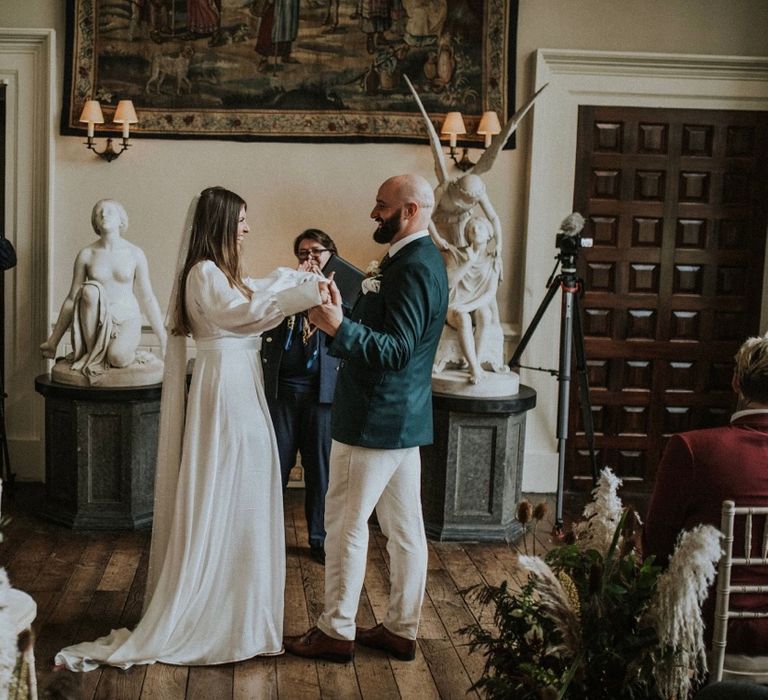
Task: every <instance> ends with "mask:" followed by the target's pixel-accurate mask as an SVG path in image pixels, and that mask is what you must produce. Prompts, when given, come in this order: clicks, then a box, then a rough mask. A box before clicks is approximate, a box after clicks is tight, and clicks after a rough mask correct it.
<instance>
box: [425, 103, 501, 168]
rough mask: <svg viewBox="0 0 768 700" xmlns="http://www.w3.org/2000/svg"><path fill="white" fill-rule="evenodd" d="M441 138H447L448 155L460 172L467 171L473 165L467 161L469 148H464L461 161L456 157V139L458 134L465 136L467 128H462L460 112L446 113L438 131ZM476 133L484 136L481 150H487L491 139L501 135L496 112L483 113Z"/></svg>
mask: <svg viewBox="0 0 768 700" xmlns="http://www.w3.org/2000/svg"><path fill="white" fill-rule="evenodd" d="M440 133H441V134H442V135H443V136H448V137H449V146H450V150H449V151H448V155H449V156H450V157H451V158H452V159H453V162H454V163H456V167H458V168H459V169H460V170H462V171H467V170H469V169H470V168H471V167H473V166H474V165H475V163H473V162H472V161H471V160H470V159H469V148H464V153H463V154H462V156H461V160H459V159H458V158H457V157H456V153H457V149H456V137H457V136H458V135H460V134H466V133H467V128H466V127H465V126H464V119H463V118H462V116H461V112H448V114H446V115H445V121H444V122H443V128H442V129H441V130H440ZM477 133H478V134H481V135H483V136H485V143H484V145H483V148H488V146H490V145H491V139H492V138H493V137H494V136H495V135H496V134H499V133H501V124H500V123H499V117H498V116H497V114H496V112H483V116H482V117H481V119H480V123H479V124H478V125H477Z"/></svg>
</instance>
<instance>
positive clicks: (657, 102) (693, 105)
mask: <svg viewBox="0 0 768 700" xmlns="http://www.w3.org/2000/svg"><path fill="white" fill-rule="evenodd" d="M545 83H549V86H548V87H547V89H546V90H545V91H544V92H543V93H542V94H541V96H540V97H539V98H538V100H537V101H536V105H535V107H534V109H533V120H532V132H531V145H530V154H531V155H530V159H531V169H530V180H529V187H528V206H527V223H526V231H525V266H524V271H525V272H524V274H525V280H524V291H523V316H522V319H521V323H522V325H521V327H522V329H526V328H527V327H528V324H529V323H530V321H531V318H532V317H533V315H534V313H535V312H536V309H537V308H538V306H539V304H540V303H541V300H542V298H543V297H544V294H545V292H546V282H547V278H548V277H549V274H550V272H551V270H552V266H553V259H554V256H555V254H556V252H557V250H556V247H555V234H556V232H557V230H558V228H559V225H560V222H561V221H562V220H563V218H565V217H566V216H567V215H568V214H569V213H570V212H571V210H572V207H573V194H574V181H575V169H576V141H577V136H578V133H577V131H578V110H579V106H580V105H615V106H623V107H667V108H673V109H722V110H732V109H740V110H755V111H768V58H766V57H749V56H704V55H688V54H659V53H625V52H614V51H583V50H568V49H538V50H537V51H536V55H535V87H536V88H538V87H540V86H542V85H544V84H545ZM766 233H768V232H766ZM766 251H767V253H766V258H767V260H766V264H765V265H764V278H763V302H762V306H761V328H763V329H766V330H768V246H766ZM557 302H558V303H552V304H551V305H550V307H549V309H548V310H547V313H546V314H545V315H544V317H543V318H542V319H541V322H540V324H539V326H538V328H537V330H536V332H535V333H534V335H533V337H532V338H531V341H530V343H529V344H528V347H527V348H526V352H525V353H524V355H523V359H522V361H523V364H527V365H534V366H543V367H557V364H558V342H557V339H558V338H559V329H560V304H559V298H558V299H557ZM520 377H521V381H522V382H523V383H524V384H527V385H529V386H532V387H533V388H534V389H535V390H536V391H537V393H538V399H537V402H536V408H535V409H534V410H533V411H531V413H530V415H529V416H528V418H527V425H528V428H527V434H526V439H525V444H526V447H525V461H524V470H523V490H524V491H532V492H552V491H554V490H555V487H556V484H557V440H556V435H555V434H556V428H557V381H556V380H555V379H554V378H553V377H551V376H550V375H548V374H546V373H543V372H532V371H530V370H521V371H520Z"/></svg>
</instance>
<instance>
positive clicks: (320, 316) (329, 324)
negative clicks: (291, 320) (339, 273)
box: [307, 273, 344, 337]
mask: <svg viewBox="0 0 768 700" xmlns="http://www.w3.org/2000/svg"><path fill="white" fill-rule="evenodd" d="M331 274H333V273H331ZM328 291H329V292H330V295H331V299H330V301H328V302H325V303H323V304H320V305H319V306H313V307H312V308H311V309H309V311H308V312H307V315H308V316H309V321H310V323H312V324H313V325H315V326H317V327H318V328H319V329H320V330H321V331H323V333H325V334H326V335H329V336H331V337H333V336H335V335H336V331H337V330H338V328H339V326H340V325H341V321H342V319H343V318H344V314H343V312H342V309H341V292H339V288H338V287H337V286H336V282H334V281H333V277H330V278H329V279H328Z"/></svg>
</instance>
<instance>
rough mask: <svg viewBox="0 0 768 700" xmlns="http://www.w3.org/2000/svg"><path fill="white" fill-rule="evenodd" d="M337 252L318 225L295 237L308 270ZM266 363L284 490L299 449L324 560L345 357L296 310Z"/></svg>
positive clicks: (313, 531)
mask: <svg viewBox="0 0 768 700" xmlns="http://www.w3.org/2000/svg"><path fill="white" fill-rule="evenodd" d="M336 252H337V251H336V244H335V243H334V242H333V239H331V237H330V236H329V235H328V234H327V233H325V232H324V231H321V230H320V229H316V228H310V229H307V230H306V231H304V232H303V233H301V234H299V236H298V237H297V238H296V240H295V241H294V242H293V253H294V255H295V256H296V258H297V260H298V265H299V267H300V268H303V269H310V268H318V269H322V268H323V266H324V265H325V264H326V263H327V262H328V260H329V259H330V257H331V256H332V255H334V254H336ZM261 362H262V368H263V369H264V389H265V392H266V395H267V404H268V405H269V413H270V416H271V417H272V424H273V426H274V428H275V436H276V437H277V450H278V454H279V456H280V470H281V472H282V478H283V490H285V488H286V486H287V485H288V477H289V475H290V472H291V469H293V467H294V465H295V464H296V455H297V453H299V454H301V465H302V467H303V469H304V486H305V491H304V513H305V516H306V519H307V530H308V532H309V551H310V556H311V557H312V559H314V560H315V561H317V562H318V563H320V564H325V549H324V543H325V527H324V525H323V520H324V517H325V494H326V491H327V490H328V464H329V457H330V451H331V401H332V400H333V392H334V390H335V388H336V376H337V372H338V368H339V362H340V360H339V359H338V358H334V357H330V356H329V355H328V351H327V349H326V342H325V334H324V333H323V332H322V331H319V330H317V329H316V328H314V327H311V326H310V324H309V322H308V321H307V318H306V316H305V315H304V314H297V315H295V316H289V317H288V318H286V319H285V320H284V321H283V322H282V323H281V324H280V325H279V326H278V327H277V328H275V329H273V330H271V331H268V332H266V333H264V335H263V338H262V345H261Z"/></svg>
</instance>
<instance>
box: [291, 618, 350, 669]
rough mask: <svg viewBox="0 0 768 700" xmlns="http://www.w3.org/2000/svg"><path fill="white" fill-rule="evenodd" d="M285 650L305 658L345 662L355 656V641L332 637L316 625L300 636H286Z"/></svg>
mask: <svg viewBox="0 0 768 700" xmlns="http://www.w3.org/2000/svg"><path fill="white" fill-rule="evenodd" d="M283 644H284V646H285V650H286V651H287V652H290V653H291V654H295V655H296V656H303V657H305V658H307V659H325V660H326V661H335V662H336V663H340V664H345V663H347V662H348V661H352V659H354V658H355V643H354V642H351V641H349V640H347V639H334V638H333V637H329V636H328V635H327V634H326V633H325V632H323V631H322V630H321V629H318V628H317V627H312V628H311V629H310V630H309V631H307V632H306V633H305V634H303V635H302V636H300V637H286V638H285V640H284V642H283Z"/></svg>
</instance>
